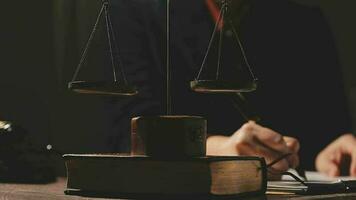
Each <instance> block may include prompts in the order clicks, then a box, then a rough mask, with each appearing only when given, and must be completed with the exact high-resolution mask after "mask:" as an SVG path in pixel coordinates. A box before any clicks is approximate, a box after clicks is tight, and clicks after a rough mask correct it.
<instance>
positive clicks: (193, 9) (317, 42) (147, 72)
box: [110, 0, 350, 169]
mask: <svg viewBox="0 0 356 200" xmlns="http://www.w3.org/2000/svg"><path fill="white" fill-rule="evenodd" d="M244 3H245V7H244V9H245V10H244V12H242V11H241V13H243V16H240V17H237V18H233V19H235V20H236V21H237V22H235V26H236V28H237V29H238V32H239V34H240V36H241V40H242V43H243V45H244V48H245V50H246V54H247V57H248V59H249V62H250V64H251V66H252V68H253V70H254V72H255V74H256V76H257V77H258V79H259V82H258V83H259V84H258V89H257V90H256V91H255V92H252V93H249V94H246V97H247V99H248V101H249V102H250V104H251V105H252V106H253V107H254V109H255V110H256V111H257V112H258V113H259V115H260V116H261V117H262V119H263V125H265V126H267V127H269V128H271V129H273V130H275V131H277V132H279V133H281V134H283V135H289V136H293V137H296V138H298V139H299V140H300V142H301V157H302V159H303V161H304V163H305V165H306V167H307V168H309V169H310V168H312V167H313V165H314V164H313V163H314V158H315V156H316V154H317V153H318V152H319V151H320V150H321V149H322V148H323V147H324V146H325V145H326V144H328V143H329V142H331V141H332V140H333V139H334V138H336V137H337V136H338V135H340V134H342V133H345V132H348V131H350V119H349V116H348V113H347V104H346V101H345V95H344V91H343V83H342V79H341V73H340V66H339V61H338V59H337V52H336V48H335V45H334V43H333V38H332V35H331V31H330V30H329V27H328V24H327V23H326V21H325V20H324V18H323V16H322V14H321V12H320V10H319V9H317V8H312V7H304V6H301V5H299V4H296V3H292V2H289V1H285V0H270V1H262V0H249V1H245V2H244ZM233 9H237V8H232V10H233ZM112 11H113V20H114V23H115V27H116V30H117V37H118V38H119V39H118V40H119V48H120V55H121V57H122V59H123V62H124V65H125V66H124V71H125V73H126V76H127V78H128V80H129V81H130V82H131V83H132V84H134V85H136V86H137V87H138V88H139V90H140V95H139V96H138V97H135V98H131V99H124V100H123V99H112V106H113V109H110V115H111V119H112V138H110V141H111V142H112V143H111V145H112V146H113V150H114V151H127V150H128V148H129V144H130V140H129V138H130V137H129V132H130V131H129V130H130V118H131V117H134V116H139V115H160V114H164V113H165V82H164V81H165V60H166V57H165V45H166V43H165V34H166V33H165V28H166V26H165V5H164V1H163V2H162V1H160V0H152V1H146V0H116V1H113V2H112ZM233 11H234V10H233ZM236 12H238V11H236ZM213 27H214V21H213V20H212V17H211V15H210V13H209V11H208V9H207V7H206V5H205V1H204V0H194V1H191V0H176V1H174V0H172V1H171V40H172V42H171V53H172V57H171V66H172V98H173V113H174V114H189V115H201V116H204V117H206V118H207V120H208V131H209V133H210V134H224V135H231V134H233V133H234V131H236V130H237V129H239V128H240V127H241V125H242V124H243V123H244V120H243V118H242V117H241V115H240V113H239V112H238V111H237V110H236V109H235V107H234V106H233V104H232V102H231V99H230V97H228V96H224V95H206V94H197V93H194V92H193V91H191V90H190V87H189V81H191V80H193V79H194V78H195V77H196V75H197V73H198V71H199V68H200V65H201V62H202V59H203V56H204V54H205V51H206V48H207V45H208V42H209V39H210V36H211V33H212V30H213ZM224 39H225V41H226V42H225V46H224V47H225V48H224V51H223V57H224V59H225V61H224V62H223V65H222V69H221V71H224V73H225V74H231V72H233V71H231V69H233V68H234V67H235V65H237V64H235V61H236V60H237V62H238V61H239V59H240V61H241V56H240V55H238V53H237V51H235V49H236V46H234V45H235V43H234V42H233V39H232V38H231V37H230V36H229V35H227V36H226V35H225V36H224ZM214 55H216V51H215V52H214V50H213V51H212V52H211V55H210V57H209V60H208V65H207V66H206V68H207V72H208V73H210V72H211V71H214V70H215V69H214V68H213V67H215V66H216V65H215V64H214V63H215V62H216V60H215V58H214ZM234 59H235V60H234ZM212 68H213V70H211V69H212ZM237 68H238V67H237ZM240 68H241V66H240ZM209 69H210V70H211V71H209Z"/></svg>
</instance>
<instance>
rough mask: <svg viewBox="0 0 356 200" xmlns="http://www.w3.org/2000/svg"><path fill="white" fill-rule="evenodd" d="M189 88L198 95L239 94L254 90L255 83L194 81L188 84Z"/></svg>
mask: <svg viewBox="0 0 356 200" xmlns="http://www.w3.org/2000/svg"><path fill="white" fill-rule="evenodd" d="M190 88H191V89H192V90H193V91H195V92H200V93H240V92H252V91H254V90H256V88H257V83H256V82H255V81H249V82H245V83H239V82H232V81H223V80H195V81H191V82H190Z"/></svg>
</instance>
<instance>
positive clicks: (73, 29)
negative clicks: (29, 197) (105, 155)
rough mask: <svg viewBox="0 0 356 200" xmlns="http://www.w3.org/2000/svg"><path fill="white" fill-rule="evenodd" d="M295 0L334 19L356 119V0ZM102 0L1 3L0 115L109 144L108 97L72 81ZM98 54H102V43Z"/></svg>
mask: <svg viewBox="0 0 356 200" xmlns="http://www.w3.org/2000/svg"><path fill="white" fill-rule="evenodd" d="M294 1H296V2H300V3H301V4H306V5H313V6H320V8H321V9H322V10H323V12H324V15H325V17H326V18H327V20H328V21H329V23H330V26H331V28H332V30H333V34H334V36H335V41H336V44H337V47H338V52H339V57H340V60H341V64H342V71H343V75H344V82H345V92H346V94H347V96H348V101H349V108H350V111H351V114H352V116H353V124H354V125H356V79H355V75H356V58H355V56H354V52H356V38H355V35H356V28H355V27H354V24H355V22H354V20H355V19H356V13H355V12H354V10H353V8H355V7H356V1H354V0H343V1H337V0H294ZM99 3H100V1H94V0H91V1H88V0H51V1H49V0H33V1H29V0H26V1H25V0H18V1H6V3H2V5H1V6H0V7H1V15H2V16H1V28H0V99H1V100H0V103H1V104H0V119H5V120H11V121H15V122H16V123H18V124H20V125H21V126H23V127H24V128H26V129H28V131H29V132H30V134H31V135H33V136H34V138H35V139H36V143H38V145H40V146H45V145H46V144H47V143H48V142H51V143H52V144H53V145H54V147H55V148H56V149H57V150H59V151H61V152H70V153H82V152H87V153H88V152H105V151H108V149H107V145H106V144H107V142H108V135H107V132H108V131H106V130H107V123H106V118H107V116H106V114H105V111H106V109H108V107H107V101H108V99H107V98H105V97H89V96H81V95H76V94H73V93H70V92H69V91H67V89H66V88H67V82H68V81H70V80H71V78H72V74H73V73H74V70H75V67H76V65H77V64H78V62H79V59H80V53H81V51H82V49H83V47H84V44H85V42H86V40H87V38H88V35H89V32H90V29H91V28H92V25H93V22H94V21H95V18H96V15H97V13H98V10H99V6H100V5H99ZM316 53H317V52H316ZM91 54H95V55H101V54H102V52H101V51H100V47H98V48H95V49H93V51H92V52H91ZM94 65H97V66H99V65H100V64H99V63H94ZM98 68H99V67H98ZM88 70H89V69H88ZM90 70H92V69H90ZM320 73H322V72H320ZM316 81H317V77H316ZM49 140H50V141H49Z"/></svg>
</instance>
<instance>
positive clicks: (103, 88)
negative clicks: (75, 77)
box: [68, 81, 138, 96]
mask: <svg viewBox="0 0 356 200" xmlns="http://www.w3.org/2000/svg"><path fill="white" fill-rule="evenodd" d="M68 88H69V89H70V90H72V91H73V92H77V93H81V94H94V95H113V96H134V95H136V94H137V93H138V91H137V90H136V88H135V87H132V86H129V85H126V84H121V83H120V84H119V83H118V82H105V81H97V82H88V81H72V82H69V83H68Z"/></svg>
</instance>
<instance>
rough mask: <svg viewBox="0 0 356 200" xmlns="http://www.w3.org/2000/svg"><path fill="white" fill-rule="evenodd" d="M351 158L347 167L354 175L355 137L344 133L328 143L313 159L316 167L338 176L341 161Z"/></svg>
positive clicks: (325, 172) (355, 164)
mask: <svg viewBox="0 0 356 200" xmlns="http://www.w3.org/2000/svg"><path fill="white" fill-rule="evenodd" d="M346 157H349V158H351V163H350V166H346V167H348V169H349V173H350V175H351V176H356V138H355V136H353V135H352V134H345V135H343V136H341V137H339V138H338V139H336V140H335V141H334V142H332V143H331V144H329V145H328V146H327V147H326V148H325V149H324V150H323V151H321V152H320V153H319V155H318V156H317V158H316V160H315V166H316V169H317V170H318V171H320V172H322V173H324V174H327V175H329V176H340V175H341V168H342V167H345V166H342V165H343V164H345V163H343V161H344V160H345V158H346Z"/></svg>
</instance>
